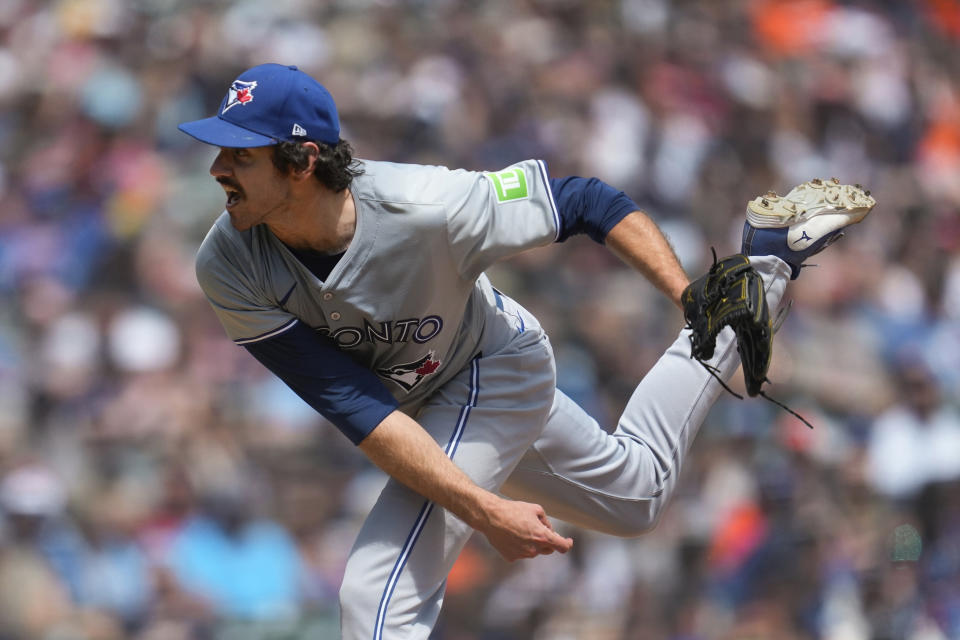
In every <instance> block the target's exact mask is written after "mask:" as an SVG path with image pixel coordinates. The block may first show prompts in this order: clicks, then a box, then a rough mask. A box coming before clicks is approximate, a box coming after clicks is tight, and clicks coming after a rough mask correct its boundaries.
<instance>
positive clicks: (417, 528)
mask: <svg viewBox="0 0 960 640" xmlns="http://www.w3.org/2000/svg"><path fill="white" fill-rule="evenodd" d="M479 391H480V356H477V357H476V358H474V359H473V361H472V362H471V363H470V394H469V396H468V400H467V403H466V404H465V405H463V406H462V407H461V408H460V416H459V418H458V419H457V426H456V428H455V429H454V430H453V434H452V435H451V436H450V441H449V442H447V446H446V447H444V453H446V454H447V456H448V457H450V458H452V457H453V454H455V453H456V452H457V447H458V446H459V445H460V439H461V438H462V437H463V431H464V429H465V428H466V426H467V419H469V418H470V409H472V408H473V407H475V406H477V395H478V393H479ZM433 505H434V503H433V502H431V501H430V500H427V501H426V502H424V503H423V506H422V507H421V508H420V513H419V514H417V519H416V522H414V525H413V528H412V529H411V530H410V533H409V534H408V535H407V539H406V541H405V542H404V543H403V548H402V549H401V550H400V556H399V557H398V558H397V562H396V563H395V564H394V565H393V570H392V571H391V572H390V577H389V578H387V586H386V588H385V589H384V590H383V595H382V596H380V606H379V607H378V608H377V621H376V624H374V627H373V640H383V625H384V622H385V621H386V618H387V607H388V606H389V605H390V598H392V597H393V592H394V590H395V589H396V587H397V582H398V581H399V580H400V573H401V572H403V568H404V567H405V566H406V564H407V560H408V559H409V558H410V554H411V553H412V552H413V546H414V545H415V544H416V543H417V539H418V538H419V537H420V534H421V533H422V532H423V527H424V526H425V525H426V524H427V520H428V519H429V518H430V514H431V513H433Z"/></svg>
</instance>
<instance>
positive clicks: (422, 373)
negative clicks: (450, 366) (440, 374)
mask: <svg viewBox="0 0 960 640" xmlns="http://www.w3.org/2000/svg"><path fill="white" fill-rule="evenodd" d="M439 368H440V361H439V360H434V359H433V351H431V352H430V353H428V354H427V355H425V356H423V357H422V358H420V359H419V360H417V361H416V362H408V363H405V364H395V365H393V366H392V367H386V368H383V369H377V375H379V376H380V377H381V378H386V379H387V380H391V381H393V382H396V383H397V384H398V385H400V386H401V387H403V390H404V391H406V392H407V393H410V391H412V390H413V388H414V387H416V386H417V385H418V384H420V383H421V382H423V379H424V378H426V377H427V376H431V375H433V374H434V373H435V372H436V371H437V369H439Z"/></svg>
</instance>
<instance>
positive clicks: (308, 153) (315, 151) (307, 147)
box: [293, 142, 320, 180]
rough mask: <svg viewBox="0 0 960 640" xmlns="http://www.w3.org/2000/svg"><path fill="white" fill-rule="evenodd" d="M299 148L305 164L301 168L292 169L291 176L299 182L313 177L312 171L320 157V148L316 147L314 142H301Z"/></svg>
mask: <svg viewBox="0 0 960 640" xmlns="http://www.w3.org/2000/svg"><path fill="white" fill-rule="evenodd" d="M300 148H301V149H302V150H303V153H304V156H305V159H306V164H305V165H304V166H303V167H302V168H301V167H298V168H296V169H294V170H293V176H294V177H295V178H298V179H300V180H305V179H307V178H309V177H310V176H312V175H313V171H314V169H316V167H317V159H318V158H319V157H320V147H318V146H317V143H316V142H301V143H300Z"/></svg>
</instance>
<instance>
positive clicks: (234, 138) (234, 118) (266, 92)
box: [180, 63, 340, 147]
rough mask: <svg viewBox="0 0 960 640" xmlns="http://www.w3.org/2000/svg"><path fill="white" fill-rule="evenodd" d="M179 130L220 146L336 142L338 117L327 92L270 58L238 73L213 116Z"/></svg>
mask: <svg viewBox="0 0 960 640" xmlns="http://www.w3.org/2000/svg"><path fill="white" fill-rule="evenodd" d="M238 107H240V108H238ZM180 130H181V131H183V132H184V133H187V134H189V135H191V136H193V137H194V138H196V139H197V140H200V141H201V142H206V143H207V144H212V145H216V146H219V147H265V146H268V145H272V144H277V143H278V142H281V141H288V142H302V141H304V140H312V141H316V142H323V143H325V144H328V145H335V144H337V143H338V142H339V141H340V119H339V117H338V116H337V106H336V104H334V102H333V97H332V96H331V95H330V92H329V91H327V90H326V89H325V88H324V87H323V85H321V84H320V83H319V82H317V81H316V80H314V79H313V78H311V77H310V76H308V75H307V74H305V73H304V72H303V71H300V70H299V69H297V68H296V67H294V66H284V65H280V64H273V63H269V64H261V65H258V66H256V67H253V68H251V69H247V70H246V71H244V72H243V73H241V74H240V75H239V76H238V77H237V79H236V80H234V81H233V83H232V84H231V85H230V88H229V89H228V90H227V95H226V96H225V97H224V98H223V102H221V103H220V112H219V113H218V114H217V115H215V116H213V117H212V118H204V119H203V120H195V121H193V122H185V123H183V124H181V125H180Z"/></svg>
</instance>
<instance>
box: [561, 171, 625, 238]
mask: <svg viewBox="0 0 960 640" xmlns="http://www.w3.org/2000/svg"><path fill="white" fill-rule="evenodd" d="M550 190H551V191H552V192H553V199H554V200H555V201H556V203H557V210H558V211H559V212H560V233H559V234H558V236H557V242H563V241H564V240H566V239H567V238H569V237H570V236H572V235H576V234H578V233H586V234H587V235H588V236H590V238H591V239H592V240H594V241H595V242H599V243H601V244H602V243H603V241H604V239H605V238H606V237H607V234H608V233H610V229H613V228H614V227H615V226H616V225H617V223H618V222H620V221H621V220H623V219H624V218H625V217H627V214H629V213H631V212H633V211H637V210H638V209H639V208H640V207H638V206H637V205H636V203H635V202H634V201H633V200H631V199H630V198H629V197H627V195H626V194H624V193H623V192H622V191H617V190H616V189H614V188H613V187H611V186H610V185H608V184H607V183H606V182H603V181H602V180H599V179H597V178H581V177H579V176H570V177H567V178H550Z"/></svg>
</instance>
